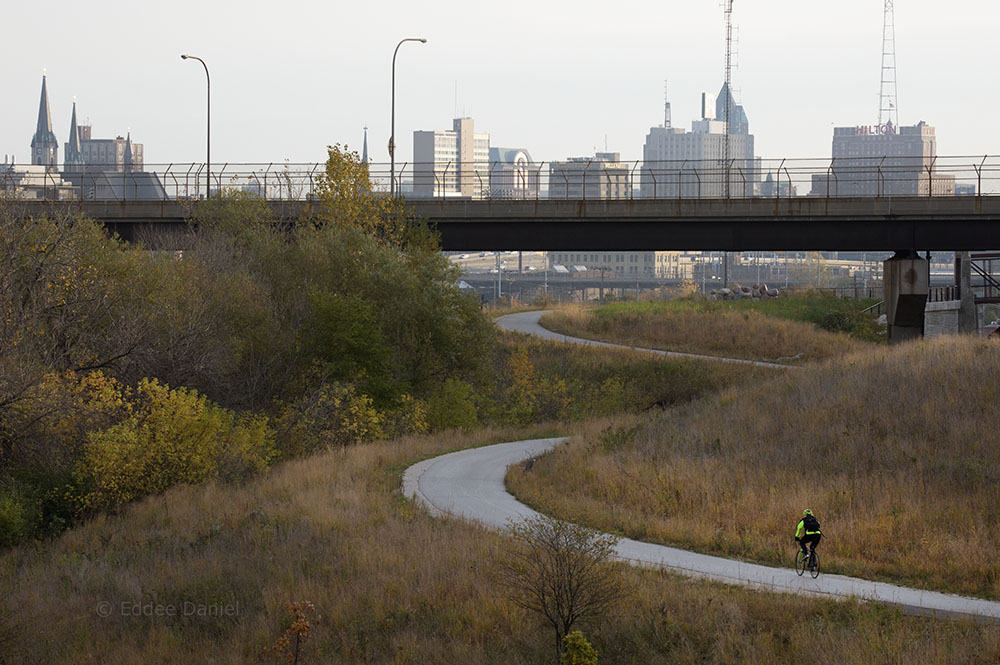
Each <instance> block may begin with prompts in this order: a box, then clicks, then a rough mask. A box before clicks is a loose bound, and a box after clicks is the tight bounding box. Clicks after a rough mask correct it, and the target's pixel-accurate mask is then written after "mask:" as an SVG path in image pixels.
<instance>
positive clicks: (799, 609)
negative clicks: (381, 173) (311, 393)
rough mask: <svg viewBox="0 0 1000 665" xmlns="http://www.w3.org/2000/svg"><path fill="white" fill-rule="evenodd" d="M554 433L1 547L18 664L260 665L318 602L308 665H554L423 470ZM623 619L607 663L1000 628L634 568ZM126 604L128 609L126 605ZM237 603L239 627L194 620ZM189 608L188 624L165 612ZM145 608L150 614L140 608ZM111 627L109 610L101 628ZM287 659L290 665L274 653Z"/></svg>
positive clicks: (359, 457)
mask: <svg viewBox="0 0 1000 665" xmlns="http://www.w3.org/2000/svg"><path fill="white" fill-rule="evenodd" d="M547 433H550V431H547V430H545V429H540V428H535V429H533V430H521V431H513V430H509V431H499V430H494V431H489V432H482V433H479V434H477V435H474V436H472V435H455V434H453V435H442V436H438V437H435V438H411V439H406V440H401V441H395V442H391V443H383V444H368V445H362V446H358V447H354V448H349V449H346V450H338V451H336V452H330V453H326V454H321V455H317V456H314V457H312V458H309V459H302V460H296V461H291V462H287V463H283V464H281V465H279V466H277V467H275V468H274V469H272V470H271V471H270V472H269V473H268V474H267V475H265V476H263V477H261V478H258V479H257V480H255V481H252V482H250V483H249V484H247V485H245V486H241V487H237V486H225V485H217V484H212V485H207V486H200V487H177V488H174V489H172V490H170V491H168V492H167V493H165V494H163V495H160V496H156V497H151V498H148V499H145V500H143V501H142V502H139V503H137V504H134V505H132V506H131V507H129V508H127V509H126V510H125V511H124V512H123V513H122V514H120V515H118V516H109V517H104V518H99V519H97V520H95V521H93V522H91V523H89V524H86V525H84V526H81V527H79V528H76V529H73V530H71V531H69V532H67V533H65V534H64V535H63V536H61V537H60V538H58V539H55V540H52V541H49V542H47V543H44V544H42V545H39V546H37V547H35V546H31V547H29V546H23V547H19V548H15V549H12V550H9V551H7V552H5V553H4V554H2V555H0V579H2V580H3V585H2V587H0V588H2V590H3V596H2V598H0V662H2V663H18V664H20V663H56V662H58V663H112V664H113V663H150V662H160V663H182V662H192V663H194V662H198V663H209V662H211V663H220V664H222V663H233V664H235V663H248V662H270V661H266V660H264V659H262V658H260V654H261V652H262V651H263V650H264V649H266V648H267V647H269V646H271V645H273V644H274V643H275V642H276V640H277V639H278V637H279V636H280V635H281V633H282V632H283V631H284V629H285V628H287V627H288V625H289V623H290V618H289V617H288V615H286V614H285V612H284V610H283V609H282V604H283V603H284V602H287V601H305V600H308V601H311V602H312V603H313V604H314V605H315V608H316V610H315V615H314V616H313V618H312V620H311V622H312V639H310V640H308V641H307V642H306V643H305V650H304V652H303V654H302V658H301V659H300V661H299V662H300V663H304V664H309V663H328V662H351V663H450V662H455V663H497V664H499V663H546V662H552V651H551V649H552V647H551V637H550V633H549V631H548V629H547V628H546V626H545V625H544V624H542V623H541V622H540V621H539V620H538V619H537V618H536V617H534V616H531V615H527V614H525V613H524V612H523V611H521V610H518V609H517V608H515V607H513V606H512V605H511V604H510V603H509V602H508V601H507V600H506V599H505V598H504V595H503V593H502V592H501V590H500V589H497V588H495V587H494V586H493V584H492V583H491V582H490V581H489V580H488V575H487V574H486V570H485V569H484V567H485V566H486V562H487V561H488V560H489V556H490V552H491V549H492V548H496V547H502V546H503V543H504V541H503V540H502V539H501V538H499V537H498V536H496V535H494V534H491V533H487V532H485V531H483V530H481V529H479V528H477V527H475V526H471V525H468V524H465V523H461V522H457V521H452V520H438V519H433V518H431V517H429V516H428V515H426V514H425V513H424V512H423V511H421V510H419V509H417V508H416V507H415V506H414V505H412V504H411V503H410V502H409V501H406V500H404V498H403V497H402V496H401V493H400V490H399V482H400V476H401V473H402V471H403V469H404V468H405V467H406V466H408V465H409V464H410V463H412V462H414V461H416V460H418V459H420V458H423V457H426V456H429V455H433V454H437V453H440V452H444V451H447V450H451V449H454V448H459V447H467V446H470V445H474V444H476V443H480V442H485V441H498V440H509V439H513V438H516V437H519V436H525V435H533V436H540V435H544V434H547ZM625 575H626V578H627V581H628V583H629V585H630V587H631V589H632V592H631V593H630V595H629V597H628V598H627V599H626V601H625V602H624V603H623V604H622V605H621V606H619V608H618V610H617V611H615V612H613V613H612V614H611V615H609V616H607V617H606V619H605V620H603V621H601V622H599V623H597V622H594V623H589V624H585V625H582V626H581V628H582V629H583V630H584V631H585V632H586V634H587V636H588V638H589V639H590V640H591V641H592V642H593V644H594V645H595V647H596V648H597V649H598V651H599V652H600V656H601V662H602V663H633V662H643V663H705V662H740V663H793V662H794V663H799V662H803V661H804V660H809V661H810V662H817V663H831V664H832V663H838V664H844V663H846V664H851V663H858V664H861V663H865V664H867V663H872V662H921V663H953V662H963V663H990V662H995V661H996V659H997V658H998V657H1000V628H998V627H996V626H985V625H976V624H973V623H971V622H957V621H933V620H928V619H920V618H913V617H904V616H901V615H900V614H899V613H898V612H896V611H893V610H886V609H883V608H879V607H877V606H866V605H861V604H857V603H853V602H835V601H828V600H815V599H808V598H799V597H791V596H782V595H772V594H766V593H758V592H753V591H748V590H742V589H736V588H729V587H723V586H719V585H714V584H709V583H704V582H693V581H688V580H683V579H679V578H677V577H674V576H671V575H668V574H664V573H660V572H656V571H649V570H631V569H629V570H627V571H625ZM123 603H124V606H123ZM186 603H187V604H190V605H189V606H190V607H192V608H199V607H213V606H215V607H222V608H226V607H229V608H231V611H230V615H229V616H198V615H197V614H194V615H191V616H180V615H182V614H183V613H184V612H185V611H186V610H185V607H187V606H186V605H185V604H186ZM166 607H175V608H177V610H178V616H165V615H157V614H156V611H157V608H160V609H162V610H163V612H166V610H165V609H164V608H166ZM145 608H149V610H148V611H149V614H150V615H149V616H147V615H143V613H144V612H146V611H147V610H146V609H145ZM103 615H107V616H103ZM273 662H284V661H273Z"/></svg>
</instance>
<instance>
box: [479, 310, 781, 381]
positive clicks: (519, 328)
mask: <svg viewBox="0 0 1000 665" xmlns="http://www.w3.org/2000/svg"><path fill="white" fill-rule="evenodd" d="M545 314H548V310H535V311H531V312H518V313H516V314H507V315H505V316H500V317H497V319H496V320H495V323H496V325H497V326H499V327H500V328H503V329H504V330H510V331H513V332H522V333H527V334H529V335H534V336H536V337H541V338H543V339H548V340H552V341H555V342H566V343H569V344H582V345H584V346H602V347H605V348H608V349H628V350H630V351H641V352H643V353H655V354H656V355H660V356H668V357H671V358H689V359H694V360H711V361H714V362H721V363H733V364H737V365H755V366H757V367H770V368H773V369H797V368H796V366H794V365H782V364H780V363H769V362H764V361H762V360H745V359H743V358H723V357H721V356H706V355H702V354H699V353H681V352H679V351H664V350H663V349H647V348H643V347H640V346H625V345H623V344H611V343H610V342H599V341H597V340H592V339H583V338H582V337H570V336H569V335H562V334H560V333H557V332H552V331H551V330H549V329H548V328H543V327H542V325H541V324H540V323H539V322H538V321H539V319H541V318H542V316H544V315H545Z"/></svg>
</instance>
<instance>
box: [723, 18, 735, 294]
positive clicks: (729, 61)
mask: <svg viewBox="0 0 1000 665" xmlns="http://www.w3.org/2000/svg"><path fill="white" fill-rule="evenodd" d="M725 1H726V85H725V88H726V94H725V98H726V99H725V110H724V112H723V124H722V126H723V131H724V132H725V134H724V135H723V137H722V169H723V174H722V177H723V178H725V182H723V184H722V193H723V196H724V197H725V198H727V199H728V198H729V175H730V173H729V170H730V169H729V107H730V106H731V105H732V94H733V93H732V78H733V0H725ZM722 262H723V269H722V286H723V287H728V286H729V252H723V259H722Z"/></svg>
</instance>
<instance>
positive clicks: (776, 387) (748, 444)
mask: <svg viewBox="0 0 1000 665" xmlns="http://www.w3.org/2000/svg"><path fill="white" fill-rule="evenodd" d="M998 365H1000V345H997V344H996V343H991V342H986V341H981V340H977V339H968V338H943V339H939V340H933V341H928V342H923V343H919V344H910V345H905V346H901V347H892V348H887V347H880V348H876V350H874V351H869V352H866V353H862V354H857V355H853V356H850V357H848V358H846V359H843V360H841V361H839V362H837V363H833V362H830V363H826V364H823V365H821V366H819V367H814V368H810V369H807V370H803V371H801V372H795V373H793V374H787V375H785V374H782V375H776V376H774V377H772V378H771V380H769V381H767V382H763V383H760V384H757V385H755V386H752V387H751V386H746V385H744V386H741V387H734V388H731V389H727V390H725V391H723V392H722V393H721V394H719V395H717V396H713V397H711V398H708V399H705V400H701V401H698V402H695V403H692V404H690V405H686V406H681V407H678V408H674V409H670V410H668V411H666V412H664V413H663V414H662V415H658V416H657V417H655V418H653V419H652V420H639V419H634V418H633V419H631V420H626V421H623V422H622V423H620V424H619V425H617V426H614V427H611V428H607V429H601V430H594V429H592V430H590V431H589V432H587V433H584V434H583V435H581V436H579V437H578V438H577V439H576V440H575V442H573V443H572V444H571V445H569V446H568V447H566V448H565V449H563V450H562V451H560V452H558V453H556V454H553V455H550V456H549V457H547V458H545V459H542V460H540V461H539V463H538V464H536V465H535V469H537V473H535V474H527V475H524V474H521V475H519V474H511V476H510V477H509V479H508V480H509V484H510V486H511V487H512V489H513V490H514V491H515V492H516V494H517V495H518V496H519V497H521V498H522V499H524V500H527V501H528V502H529V503H531V504H534V505H537V506H540V507H542V508H543V509H545V510H546V511H549V512H552V513H554V514H556V515H558V516H561V517H565V518H568V519H572V520H576V521H582V522H585V523H587V524H590V525H592V526H595V527H600V528H603V529H607V530H611V531H615V532H619V533H622V534H626V535H628V536H631V537H635V538H640V539H644V540H651V541H655V542H662V543H670V544H678V545H682V546H685V547H689V548H693V549H696V550H700V551H705V552H713V553H719V554H724V555H728V556H735V557H741V558H745V559H749V560H755V561H760V562H762V563H766V564H772V565H789V562H790V557H791V556H792V554H793V552H794V550H793V547H794V544H793V542H792V531H793V527H794V524H795V523H796V521H797V520H798V517H799V515H800V514H801V511H802V509H803V508H806V507H810V508H812V509H813V510H814V511H815V512H816V514H817V515H818V517H819V518H820V520H821V522H822V524H823V531H824V534H825V535H824V540H823V543H822V545H821V548H822V550H823V554H824V559H823V562H824V563H823V565H824V569H825V570H827V571H828V572H841V573H845V574H850V575H857V576H860V577H865V578H869V579H882V580H898V581H903V582H905V583H907V584H910V585H913V586H918V587H924V588H933V589H941V590H945V591H952V592H959V593H966V594H975V595H979V596H983V597H989V598H1000V561H998V560H997V559H996V558H995V557H992V556H978V555H977V553H978V552H981V551H982V548H983V543H984V542H989V540H990V538H991V534H992V533H993V532H994V531H995V530H996V528H997V526H998V524H1000V511H998V508H1000V437H998V436H997V432H1000V411H998V410H997V409H996V399H997V395H996V393H997V386H996V367H997V366H998Z"/></svg>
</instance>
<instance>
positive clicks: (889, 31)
mask: <svg viewBox="0 0 1000 665" xmlns="http://www.w3.org/2000/svg"><path fill="white" fill-rule="evenodd" d="M892 2H893V0H885V16H884V18H883V19H882V87H881V90H880V92H879V105H878V124H879V125H882V123H883V120H884V121H887V122H891V123H892V126H893V127H898V126H899V116H898V114H897V109H896V26H895V21H894V20H893V11H892Z"/></svg>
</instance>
